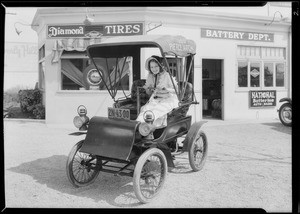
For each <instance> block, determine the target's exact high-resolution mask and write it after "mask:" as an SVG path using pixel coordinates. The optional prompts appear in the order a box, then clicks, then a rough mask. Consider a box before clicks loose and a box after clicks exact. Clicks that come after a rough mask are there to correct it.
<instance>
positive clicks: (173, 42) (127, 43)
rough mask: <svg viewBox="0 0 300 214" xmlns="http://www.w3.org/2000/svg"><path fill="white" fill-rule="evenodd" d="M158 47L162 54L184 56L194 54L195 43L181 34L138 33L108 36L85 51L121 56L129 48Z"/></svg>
mask: <svg viewBox="0 0 300 214" xmlns="http://www.w3.org/2000/svg"><path fill="white" fill-rule="evenodd" d="M144 47H158V48H159V49H160V50H161V54H162V56H166V55H171V56H172V55H173V56H179V57H186V56H189V55H194V54H196V44H195V42H194V41H193V40H189V39H186V38H184V37H183V36H170V35H140V36H124V37H114V38H108V39H106V40H104V41H103V42H101V43H100V44H94V45H90V46H88V48H87V52H88V54H89V55H90V57H92V58H94V57H104V58H105V57H110V56H112V57H122V56H126V55H128V53H129V52H130V50H131V49H135V48H144Z"/></svg>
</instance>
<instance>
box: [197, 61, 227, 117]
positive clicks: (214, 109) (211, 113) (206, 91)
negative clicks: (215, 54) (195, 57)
mask: <svg viewBox="0 0 300 214" xmlns="http://www.w3.org/2000/svg"><path fill="white" fill-rule="evenodd" d="M222 66H223V60H220V59H202V109H203V110H202V111H203V112H202V115H203V118H214V119H222V107H223V106H222V103H223V102H222Z"/></svg>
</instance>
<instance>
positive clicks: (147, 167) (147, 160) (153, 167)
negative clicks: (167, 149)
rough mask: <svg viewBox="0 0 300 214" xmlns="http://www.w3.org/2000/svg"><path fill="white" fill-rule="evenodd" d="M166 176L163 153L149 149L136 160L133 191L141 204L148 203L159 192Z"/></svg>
mask: <svg viewBox="0 0 300 214" xmlns="http://www.w3.org/2000/svg"><path fill="white" fill-rule="evenodd" d="M166 175H167V160H166V157H165V155H164V153H163V152H162V151H161V150H159V149H157V148H151V149H148V150H146V151H145V152H144V153H143V154H142V155H141V156H140V157H139V159H138V161H137V164H136V165H135V169H134V174H133V189H134V192H135V195H136V197H137V198H138V199H139V201H140V202H142V203H148V202H150V201H151V200H152V199H153V198H154V197H155V196H157V195H158V194H159V192H160V191H161V189H162V187H163V184H164V182H165V180H166Z"/></svg>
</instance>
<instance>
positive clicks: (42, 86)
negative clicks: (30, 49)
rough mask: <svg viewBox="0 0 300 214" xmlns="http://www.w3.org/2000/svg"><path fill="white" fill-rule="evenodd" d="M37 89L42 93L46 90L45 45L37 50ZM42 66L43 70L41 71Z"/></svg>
mask: <svg viewBox="0 0 300 214" xmlns="http://www.w3.org/2000/svg"><path fill="white" fill-rule="evenodd" d="M38 53H39V54H38V89H39V90H40V91H42V92H45V90H46V78H45V69H46V50H45V44H43V45H42V46H41V47H40V48H39V50H38ZM43 64H44V69H41V67H43Z"/></svg>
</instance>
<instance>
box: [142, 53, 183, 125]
mask: <svg viewBox="0 0 300 214" xmlns="http://www.w3.org/2000/svg"><path fill="white" fill-rule="evenodd" d="M161 61H162V59H161V58H160V57H158V56H151V57H149V58H148V59H147V60H146V64H145V68H146V70H148V71H149V74H148V77H147V80H146V83H145V85H144V88H145V90H146V93H147V94H149V95H151V97H150V99H149V101H148V102H147V103H146V104H145V105H144V106H142V108H141V111H140V114H139V115H138V117H137V119H136V120H137V121H140V122H144V119H143V115H144V113H145V112H146V111H148V110H151V111H152V112H153V114H154V116H155V120H154V122H153V125H154V126H156V127H164V126H166V125H167V113H169V112H170V111H171V110H172V109H173V108H176V107H178V102H179V101H178V98H177V95H176V93H175V89H174V86H173V83H172V81H171V77H170V74H169V73H168V72H167V71H166V70H165V69H164V67H163V65H162V62H161ZM173 81H174V85H175V87H177V81H176V80H175V78H174V77H173ZM176 89H177V88H176Z"/></svg>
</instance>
